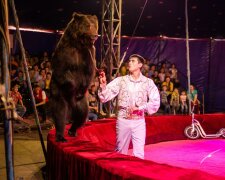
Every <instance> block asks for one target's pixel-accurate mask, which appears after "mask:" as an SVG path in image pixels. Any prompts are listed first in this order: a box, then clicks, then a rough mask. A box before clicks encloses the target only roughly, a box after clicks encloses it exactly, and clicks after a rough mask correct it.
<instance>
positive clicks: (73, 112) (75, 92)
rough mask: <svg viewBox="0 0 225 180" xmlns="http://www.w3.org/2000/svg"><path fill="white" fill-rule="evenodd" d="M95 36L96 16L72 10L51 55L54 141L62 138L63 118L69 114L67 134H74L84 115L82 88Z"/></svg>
mask: <svg viewBox="0 0 225 180" xmlns="http://www.w3.org/2000/svg"><path fill="white" fill-rule="evenodd" d="M97 37H98V19H97V17H96V16H92V15H84V14H78V13H74V14H73V17H72V20H71V21H70V22H69V23H68V25H67V27H66V29H65V31H64V34H63V35H62V37H61V39H60V40H59V42H58V44H57V47H56V49H55V52H54V54H53V57H52V81H51V85H50V89H51V98H50V106H51V111H52V119H53V121H54V122H55V128H56V141H58V142H65V141H66V139H65V138H64V129H65V120H66V119H67V118H68V117H70V119H71V121H72V125H71V128H70V129H69V131H68V134H69V135H70V136H75V135H76V130H77V128H79V127H81V126H82V125H83V124H84V123H85V121H86V118H87V115H88V103H87V99H86V95H85V94H86V92H87V90H88V87H89V85H90V83H91V81H92V79H93V77H94V76H95V70H96V61H95V54H96V53H95V47H94V43H95V41H96V40H97Z"/></svg>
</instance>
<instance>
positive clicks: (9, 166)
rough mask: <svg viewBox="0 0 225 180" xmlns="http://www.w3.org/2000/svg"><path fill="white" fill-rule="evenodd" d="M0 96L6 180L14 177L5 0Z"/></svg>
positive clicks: (0, 27) (0, 35) (3, 6)
mask: <svg viewBox="0 0 225 180" xmlns="http://www.w3.org/2000/svg"><path fill="white" fill-rule="evenodd" d="M0 9H1V16H0V70H1V72H0V77H1V78H0V81H1V82H0V98H1V112H0V115H1V120H3V121H4V140H5V160H6V173H7V180H13V179H14V167H13V138H12V121H11V119H10V110H9V109H8V108H7V106H8V104H7V100H8V92H9V89H10V81H9V80H10V78H9V71H8V59H9V31H8V5H7V1H6V0H2V1H1V3H0Z"/></svg>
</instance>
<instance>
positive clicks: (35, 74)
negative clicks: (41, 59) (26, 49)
mask: <svg viewBox="0 0 225 180" xmlns="http://www.w3.org/2000/svg"><path fill="white" fill-rule="evenodd" d="M34 79H35V82H37V83H38V81H39V79H40V72H39V67H38V65H37V64H35V65H34Z"/></svg>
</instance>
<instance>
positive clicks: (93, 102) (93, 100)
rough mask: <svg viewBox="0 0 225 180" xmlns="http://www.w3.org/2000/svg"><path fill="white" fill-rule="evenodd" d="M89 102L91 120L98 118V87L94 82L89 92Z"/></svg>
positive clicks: (89, 117)
mask: <svg viewBox="0 0 225 180" xmlns="http://www.w3.org/2000/svg"><path fill="white" fill-rule="evenodd" d="M88 103H89V113H88V119H89V120H97V119H98V115H97V114H98V100H97V88H96V87H95V85H94V84H92V85H91V89H90V91H89V94H88Z"/></svg>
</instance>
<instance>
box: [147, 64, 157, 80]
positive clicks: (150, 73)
mask: <svg viewBox="0 0 225 180" xmlns="http://www.w3.org/2000/svg"><path fill="white" fill-rule="evenodd" d="M155 71H156V66H155V65H154V64H152V65H151V67H150V70H149V71H148V77H149V78H152V75H154V74H155Z"/></svg>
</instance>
